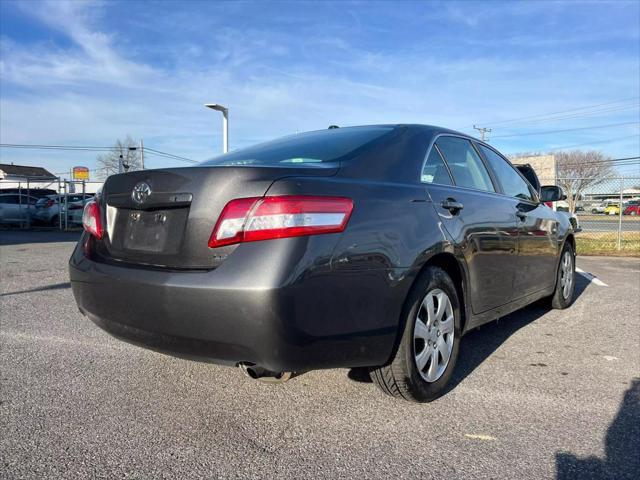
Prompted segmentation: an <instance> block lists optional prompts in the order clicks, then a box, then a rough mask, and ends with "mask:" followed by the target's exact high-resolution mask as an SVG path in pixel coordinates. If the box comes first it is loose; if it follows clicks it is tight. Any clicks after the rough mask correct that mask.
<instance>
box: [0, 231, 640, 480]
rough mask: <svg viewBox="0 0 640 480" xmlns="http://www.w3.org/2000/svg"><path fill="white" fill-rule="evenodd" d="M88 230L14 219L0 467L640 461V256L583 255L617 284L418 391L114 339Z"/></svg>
mask: <svg viewBox="0 0 640 480" xmlns="http://www.w3.org/2000/svg"><path fill="white" fill-rule="evenodd" d="M76 237H77V234H75V235H68V234H63V233H51V232H50V233H47V232H44V233H42V232H36V233H23V232H7V231H0V245H2V246H0V275H1V277H0V293H1V295H0V315H1V329H0V369H1V371H0V432H1V433H0V476H1V477H2V478H73V479H77V478H124V477H127V478H179V479H187V478H316V477H319V478H353V477H362V478H474V479H477V478H505V479H506V478H509V479H513V478H556V477H557V478H563V479H564V478H607V477H609V478H637V477H636V476H635V475H637V472H638V471H639V470H640V379H639V378H638V377H640V358H639V355H640V353H639V352H640V349H639V346H640V338H639V337H640V260H638V259H624V258H606V257H599V258H596V257H589V258H579V260H578V266H579V267H580V268H581V269H582V270H584V271H585V272H591V273H592V274H594V275H596V276H597V277H598V279H599V280H601V281H602V282H604V283H605V284H606V285H607V286H601V285H598V283H600V282H593V281H589V280H587V278H586V277H584V276H580V277H578V282H577V286H578V293H579V297H578V299H577V301H576V303H575V305H574V306H573V307H572V308H571V309H569V310H566V311H548V310H547V309H545V308H543V307H542V306H540V305H536V306H531V307H528V308H526V309H524V310H522V311H520V312H517V313H515V314H512V315H510V316H509V317H506V318H503V319H501V320H500V321H499V322H494V323H492V324H489V325H486V326H484V327H482V328H481V329H480V330H476V331H474V332H472V333H470V334H468V335H467V336H466V337H464V340H463V343H462V351H461V360H460V363H459V365H458V369H457V372H456V376H455V381H454V388H452V390H451V391H450V392H449V393H448V394H446V395H445V396H444V397H442V398H440V399H439V400H437V401H435V402H433V403H431V404H425V405H416V404H410V403H406V402H402V401H399V400H394V399H392V398H389V397H386V396H384V395H382V394H381V393H380V392H378V391H377V390H376V389H375V387H374V386H373V385H372V384H371V383H369V382H368V381H367V379H366V377H365V376H363V375H362V374H361V372H360V371H358V370H354V371H349V370H328V371H316V372H310V373H307V374H304V375H301V376H299V377H296V378H294V379H292V380H291V381H289V382H288V383H285V384H282V385H276V386H269V385H264V384H260V383H256V382H254V381H251V380H249V379H247V378H245V377H244V376H242V375H241V373H240V372H239V371H238V370H236V369H232V368H226V367H218V366H215V365H209V364H203V363H195V362H190V361H187V360H180V359H177V358H173V357H169V356H165V355H162V354H159V353H155V352H151V351H147V350H144V349H141V348H137V347H134V346H132V345H129V344H125V343H122V342H120V341H118V340H115V339H113V338H111V337H110V336H108V335H107V334H105V333H104V332H102V331H101V330H99V329H98V328H97V327H95V326H94V325H93V324H92V323H91V322H90V321H88V320H87V319H85V318H84V317H83V316H82V315H80V314H79V313H78V311H77V309H76V307H75V303H74V301H73V297H72V293H71V289H70V286H69V283H68V276H67V269H66V263H67V259H68V257H69V255H70V253H71V250H72V248H73V246H74V241H75V239H76Z"/></svg>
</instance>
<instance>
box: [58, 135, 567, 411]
mask: <svg viewBox="0 0 640 480" xmlns="http://www.w3.org/2000/svg"><path fill="white" fill-rule="evenodd" d="M534 183H535V182H534ZM562 198H563V194H562V191H561V190H560V189H559V188H558V187H555V186H545V187H540V186H539V184H537V185H536V187H534V186H533V185H532V183H530V182H529V181H527V180H526V179H525V178H524V177H523V175H522V174H521V173H520V172H519V171H518V170H517V169H516V168H514V166H513V165H512V164H511V163H510V162H509V161H508V160H507V159H506V158H505V157H504V156H503V155H501V154H500V153H499V152H498V151H497V150H496V149H494V148H493V147H492V146H490V145H488V144H486V143H484V142H481V141H479V140H477V139H474V138H471V137H469V136H466V135H464V134H461V133H457V132H454V131H451V130H447V129H444V128H439V127H433V126H425V125H381V126H362V127H348V128H331V129H327V130H322V131H315V132H308V133H302V134H296V135H292V136H289V137H285V138H282V139H278V140H274V141H270V142H267V143H263V144H260V145H257V146H253V147H249V148H245V149H241V150H237V151H234V152H232V153H229V154H225V155H222V156H219V157H216V158H213V159H212V160H208V161H205V162H203V163H201V164H199V165H197V166H194V167H185V168H167V169H160V170H142V171H135V172H130V173H125V174H119V175H113V176H110V177H109V178H108V179H107V180H106V182H105V184H104V188H103V190H102V192H101V193H100V195H98V196H97V197H96V198H95V200H93V201H91V202H89V203H88V204H87V205H86V207H85V209H84V215H83V224H84V232H83V234H82V237H81V238H80V241H79V243H78V245H77V247H76V249H75V251H74V252H73V254H72V257H71V259H70V277H71V284H72V287H73V293H74V295H75V298H76V301H77V304H78V307H79V309H80V311H81V312H82V313H83V314H85V315H86V316H87V317H88V318H89V319H91V320H92V321H93V322H95V323H96V324H97V325H99V326H100V327H102V328H103V329H104V330H106V331H107V332H109V333H111V334H112V335H114V336H116V337H119V338H121V339H124V340H126V341H129V342H132V343H135V344H138V345H142V346H145V347H147V348H151V349H155V350H159V351H162V352H166V353H171V354H174V355H179V356H184V357H188V358H193V359H199V360H205V361H210V362H214V363H220V364H227V365H233V366H239V367H242V369H243V370H244V371H245V373H247V374H248V375H249V376H251V377H253V378H259V379H263V380H269V381H283V380H286V379H288V378H289V377H291V375H292V373H295V372H304V371H308V370H312V369H323V368H336V367H365V368H366V369H368V371H369V372H370V375H371V378H372V379H373V381H374V382H375V383H376V384H377V385H378V386H379V387H380V388H381V389H382V391H384V392H385V393H387V394H390V395H393V396H396V397H401V398H404V399H407V400H413V401H419V402H424V401H429V400H432V399H434V398H436V397H438V396H439V395H441V394H442V393H443V392H444V391H446V390H445V387H446V385H447V382H448V381H449V379H450V378H451V375H452V373H453V371H454V368H455V365H456V360H457V358H458V356H459V355H464V354H465V352H464V351H460V349H459V347H460V339H461V337H462V335H464V334H465V333H466V332H469V331H470V330H472V329H474V328H477V327H478V326H480V325H482V324H483V323H486V322H490V321H492V320H495V319H496V318H498V317H501V316H504V315H506V314H508V313H510V312H513V311H515V310H517V309H519V308H522V307H524V306H525V305H527V304H529V303H531V302H534V301H536V300H539V299H543V298H546V299H547V300H548V301H549V304H550V305H551V306H553V307H555V308H566V307H568V306H569V305H571V303H572V301H573V295H574V267H575V240H574V232H573V230H572V227H571V224H570V222H569V220H568V219H567V217H566V216H565V215H559V214H557V213H556V212H554V211H553V210H552V209H551V208H549V207H548V206H547V205H545V202H554V201H558V200H562Z"/></svg>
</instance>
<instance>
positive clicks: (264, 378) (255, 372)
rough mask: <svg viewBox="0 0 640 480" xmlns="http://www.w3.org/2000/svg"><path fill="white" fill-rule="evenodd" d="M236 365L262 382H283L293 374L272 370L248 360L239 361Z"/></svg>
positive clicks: (248, 375)
mask: <svg viewBox="0 0 640 480" xmlns="http://www.w3.org/2000/svg"><path fill="white" fill-rule="evenodd" d="M238 366H239V367H240V369H241V370H242V372H243V373H244V374H245V375H246V376H247V377H249V378H251V379H253V380H258V381H260V382H263V383H284V382H286V381H287V380H289V379H290V378H291V377H292V375H293V372H272V371H271V370H267V369H266V368H262V367H259V366H257V365H254V364H252V363H249V362H241V363H239V364H238Z"/></svg>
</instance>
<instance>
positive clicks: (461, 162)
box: [436, 137, 495, 192]
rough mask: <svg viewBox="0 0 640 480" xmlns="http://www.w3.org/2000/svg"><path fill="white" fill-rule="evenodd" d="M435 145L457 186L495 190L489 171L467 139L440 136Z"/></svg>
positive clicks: (488, 190)
mask: <svg viewBox="0 0 640 480" xmlns="http://www.w3.org/2000/svg"><path fill="white" fill-rule="evenodd" d="M436 145H437V147H438V149H439V150H440V152H441V153H442V156H443V157H444V159H445V160H446V161H447V165H448V166H449V170H450V171H451V175H453V179H454V181H455V182H456V185H457V186H459V187H467V188H475V189H477V190H484V191H486V192H495V189H494V188H493V184H492V183H491V177H490V176H489V172H488V171H487V168H486V167H485V166H484V163H483V162H482V159H481V158H480V156H479V155H478V153H477V152H476V151H475V149H474V148H473V145H471V142H470V141H469V140H466V139H464V138H459V137H440V138H438V140H436Z"/></svg>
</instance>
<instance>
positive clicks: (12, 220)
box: [0, 178, 96, 231]
mask: <svg viewBox="0 0 640 480" xmlns="http://www.w3.org/2000/svg"><path fill="white" fill-rule="evenodd" d="M91 183H96V182H91ZM87 187H88V185H87V182H84V181H79V180H66V179H61V178H55V180H52V179H48V180H46V181H38V180H29V181H16V180H0V227H2V228H23V229H34V228H36V229H37V228H46V229H56V230H65V231H70V230H80V229H81V228H82V211H83V209H84V205H85V203H86V202H87V201H89V200H90V199H91V198H92V196H93V193H91V192H90V190H92V188H87ZM93 189H95V188H93Z"/></svg>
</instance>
